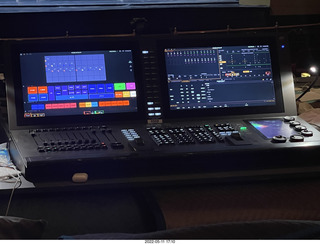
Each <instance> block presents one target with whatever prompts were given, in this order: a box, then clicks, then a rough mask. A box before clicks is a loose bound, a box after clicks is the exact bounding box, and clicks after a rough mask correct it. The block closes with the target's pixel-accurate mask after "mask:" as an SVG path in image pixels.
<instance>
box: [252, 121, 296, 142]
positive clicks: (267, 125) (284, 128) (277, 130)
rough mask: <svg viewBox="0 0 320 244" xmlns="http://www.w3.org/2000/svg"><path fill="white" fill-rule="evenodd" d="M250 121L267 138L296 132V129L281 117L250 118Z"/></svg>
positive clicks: (287, 135)
mask: <svg viewBox="0 0 320 244" xmlns="http://www.w3.org/2000/svg"><path fill="white" fill-rule="evenodd" d="M248 122H249V123H250V124H251V125H252V126H253V127H254V128H255V129H256V130H258V131H259V132H260V133H261V134H262V135H263V136H264V137H265V138H267V139H271V138H272V137H274V136H278V135H282V136H285V137H290V136H291V135H293V134H296V133H295V131H294V130H293V129H292V128H291V127H290V126H289V125H288V124H285V123H284V122H283V120H281V119H266V120H250V121H248Z"/></svg>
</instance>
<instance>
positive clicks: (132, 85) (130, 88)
mask: <svg viewBox="0 0 320 244" xmlns="http://www.w3.org/2000/svg"><path fill="white" fill-rule="evenodd" d="M126 88H127V90H135V89H136V84H135V83H134V82H130V83H126Z"/></svg>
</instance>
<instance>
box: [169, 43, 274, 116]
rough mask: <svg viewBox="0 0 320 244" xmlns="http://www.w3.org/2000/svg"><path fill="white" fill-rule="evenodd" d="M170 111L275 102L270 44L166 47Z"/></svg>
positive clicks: (264, 104) (250, 105)
mask: <svg viewBox="0 0 320 244" xmlns="http://www.w3.org/2000/svg"><path fill="white" fill-rule="evenodd" d="M164 54H165V66H166V74H167V81H168V93H169V94H168V95H169V107H170V111H177V110H189V111H190V110H198V111H199V109H200V110H205V109H219V108H246V107H270V106H275V105H276V91H275V90H276V88H275V82H274V74H273V70H272V65H271V54H270V47H269V45H253V46H217V47H191V48H165V49H164Z"/></svg>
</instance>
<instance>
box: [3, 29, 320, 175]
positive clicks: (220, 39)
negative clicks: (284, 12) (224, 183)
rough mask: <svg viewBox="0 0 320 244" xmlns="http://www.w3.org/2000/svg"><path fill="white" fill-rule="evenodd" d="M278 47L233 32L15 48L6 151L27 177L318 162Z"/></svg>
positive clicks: (315, 140) (318, 142)
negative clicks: (8, 139) (296, 104)
mask: <svg viewBox="0 0 320 244" xmlns="http://www.w3.org/2000/svg"><path fill="white" fill-rule="evenodd" d="M283 42H284V39H283V38H279V36H270V35H258V34H255V36H254V37H253V36H247V35H240V36H239V34H235V35H234V36H231V35H227V36H216V35H205V36H202V38H199V36H197V35H188V36H179V37H177V36H171V35H159V36H139V37H134V38H132V39H130V38H129V40H128V39H125V38H119V39H104V38H101V39H92V40H89V41H88V40H87V39H86V40H83V39H81V38H79V39H72V40H49V41H41V42H36V41H30V42H29V41H26V42H20V43H11V45H10V47H9V48H8V50H10V52H9V53H8V63H7V66H6V67H7V77H8V86H7V94H8V113H9V127H10V134H11V138H12V140H11V143H10V152H11V156H12V158H13V160H14V162H15V164H16V165H17V166H18V168H19V169H20V170H21V171H22V172H23V173H24V174H25V176H26V178H27V179H29V180H33V181H37V180H55V179H71V177H72V175H73V174H75V173H88V174H89V177H92V178H97V179H101V178H103V179H119V178H131V179H133V178H139V177H149V180H150V179H151V178H155V177H164V178H165V177H169V176H176V179H179V177H180V179H181V177H182V176H183V177H185V178H184V179H188V176H189V178H190V179H191V178H192V177H193V176H192V175H195V174H197V175H198V176H199V177H200V178H201V175H202V176H206V175H207V176H206V177H204V178H210V176H208V174H210V173H219V172H220V173H221V172H231V171H232V172H235V171H238V172H242V171H252V170H266V169H275V168H290V167H305V166H308V165H314V164H316V163H315V162H314V160H313V159H314V156H315V154H316V152H317V150H318V149H319V146H320V134H319V132H318V131H316V129H314V128H313V127H312V126H311V125H309V124H308V123H307V122H305V121H303V120H302V119H300V118H299V117H297V116H296V108H295V100H294V89H293V80H292V75H291V73H290V66H288V64H289V62H288V59H287V55H286V53H287V50H286V48H285V45H284V43H283ZM183 177H182V178H183Z"/></svg>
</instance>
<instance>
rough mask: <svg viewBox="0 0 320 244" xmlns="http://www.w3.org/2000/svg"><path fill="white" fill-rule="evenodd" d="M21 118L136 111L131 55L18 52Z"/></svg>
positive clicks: (103, 52)
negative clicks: (21, 96) (21, 99)
mask: <svg viewBox="0 0 320 244" xmlns="http://www.w3.org/2000/svg"><path fill="white" fill-rule="evenodd" d="M20 69H21V81H22V92H23V108H24V118H39V117H50V116H68V115H96V114H109V113H130V112H137V91H136V81H135V75H134V67H133V57H132V51H131V50H105V51H77V52H41V53H40V52H37V53H20Z"/></svg>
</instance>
